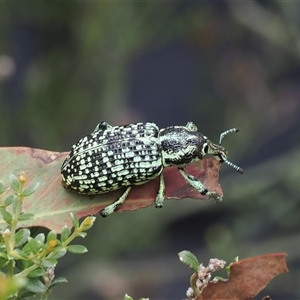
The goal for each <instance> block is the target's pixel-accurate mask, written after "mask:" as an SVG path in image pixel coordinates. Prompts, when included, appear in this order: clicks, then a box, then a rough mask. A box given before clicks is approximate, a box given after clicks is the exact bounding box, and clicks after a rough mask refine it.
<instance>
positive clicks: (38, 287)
mask: <svg viewBox="0 0 300 300" xmlns="http://www.w3.org/2000/svg"><path fill="white" fill-rule="evenodd" d="M25 183H26V177H25V175H24V174H23V173H21V174H19V176H18V177H16V176H15V175H11V176H10V187H11V189H12V192H13V193H12V194H10V195H9V196H7V197H5V198H3V193H4V192H5V191H6V190H7V188H6V187H5V186H4V184H3V182H0V214H1V216H2V218H3V220H4V222H5V224H6V228H5V229H3V230H1V237H0V251H1V252H0V270H1V271H0V299H23V298H25V297H28V296H30V295H40V297H41V299H48V296H49V294H50V292H51V289H52V288H53V287H54V286H55V285H57V284H60V283H65V282H67V280H66V279H65V278H63V277H59V278H55V274H54V270H55V268H56V266H57V263H58V259H60V258H61V257H63V256H64V255H65V254H66V253H67V252H70V253H74V254H83V253H85V252H87V249H86V247H85V246H82V245H73V244H71V242H72V241H73V240H74V239H75V238H77V237H85V236H86V232H85V231H87V230H88V229H90V228H91V227H92V226H93V223H94V221H95V218H94V217H87V218H85V219H84V220H83V221H82V222H81V223H79V221H78V219H77V218H76V217H75V215H74V214H71V218H72V224H73V227H74V230H73V232H71V231H70V229H69V228H68V227H67V226H65V227H63V229H62V231H61V236H60V238H59V237H58V236H57V233H56V232H55V231H54V230H51V231H49V233H48V234H47V236H46V235H45V234H43V233H40V234H37V235H36V236H32V234H31V231H30V230H29V229H28V228H22V229H19V230H17V228H18V223H19V222H25V223H26V221H29V220H30V219H32V218H34V214H33V213H26V212H24V199H25V198H27V197H29V196H30V195H32V194H33V193H35V191H36V190H37V189H38V187H39V183H37V182H35V183H32V184H31V185H29V186H26V185H25Z"/></svg>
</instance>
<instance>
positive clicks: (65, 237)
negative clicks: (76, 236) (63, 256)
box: [61, 225, 70, 242]
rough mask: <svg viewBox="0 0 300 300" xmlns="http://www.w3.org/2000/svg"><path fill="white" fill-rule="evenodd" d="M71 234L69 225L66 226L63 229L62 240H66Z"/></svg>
mask: <svg viewBox="0 0 300 300" xmlns="http://www.w3.org/2000/svg"><path fill="white" fill-rule="evenodd" d="M69 236H70V229H69V228H68V226H66V225H65V226H64V227H63V229H62V231H61V241H62V242H65V241H66V240H67V239H68V238H69Z"/></svg>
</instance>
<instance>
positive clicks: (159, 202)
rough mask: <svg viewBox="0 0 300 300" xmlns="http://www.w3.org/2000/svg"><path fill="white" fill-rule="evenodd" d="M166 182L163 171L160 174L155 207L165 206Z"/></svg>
mask: <svg viewBox="0 0 300 300" xmlns="http://www.w3.org/2000/svg"><path fill="white" fill-rule="evenodd" d="M165 191H166V188H165V182H164V177H163V174H162V173H161V174H160V175H159V186H158V191H157V194H156V198H155V207H156V208H162V207H163V203H164V200H165Z"/></svg>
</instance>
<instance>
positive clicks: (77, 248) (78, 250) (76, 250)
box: [67, 245, 88, 254]
mask: <svg viewBox="0 0 300 300" xmlns="http://www.w3.org/2000/svg"><path fill="white" fill-rule="evenodd" d="M67 250H68V251H69V252H71V253H73V254H82V253H85V252H87V251H88V250H87V248H86V247H85V246H82V245H69V246H67Z"/></svg>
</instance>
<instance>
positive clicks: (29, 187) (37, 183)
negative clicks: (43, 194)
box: [22, 182, 40, 197]
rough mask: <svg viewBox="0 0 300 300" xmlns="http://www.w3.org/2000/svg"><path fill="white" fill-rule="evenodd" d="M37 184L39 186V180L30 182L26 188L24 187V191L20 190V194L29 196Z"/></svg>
mask: <svg viewBox="0 0 300 300" xmlns="http://www.w3.org/2000/svg"><path fill="white" fill-rule="evenodd" d="M39 186H40V183H39V182H34V183H32V184H31V185H30V186H28V187H27V188H25V189H24V191H23V192H22V196H23V197H28V196H30V195H31V194H33V193H34V192H35V191H36V190H37V189H38V187H39Z"/></svg>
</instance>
